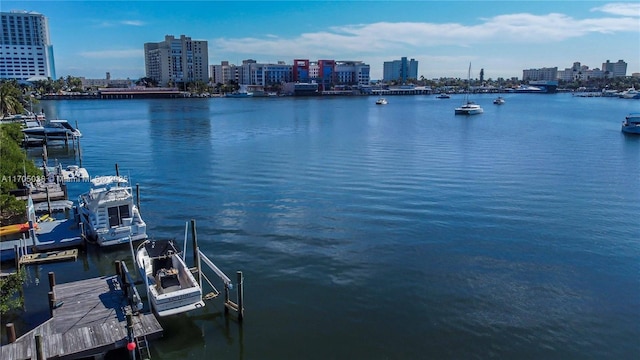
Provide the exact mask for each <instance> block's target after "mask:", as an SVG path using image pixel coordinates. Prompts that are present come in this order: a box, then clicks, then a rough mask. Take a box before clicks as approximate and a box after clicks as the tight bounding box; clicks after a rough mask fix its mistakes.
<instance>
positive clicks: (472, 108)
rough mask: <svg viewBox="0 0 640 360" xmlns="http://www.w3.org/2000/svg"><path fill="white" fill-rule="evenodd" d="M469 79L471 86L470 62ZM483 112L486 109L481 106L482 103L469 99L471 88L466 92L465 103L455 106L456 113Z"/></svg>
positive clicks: (473, 113)
mask: <svg viewBox="0 0 640 360" xmlns="http://www.w3.org/2000/svg"><path fill="white" fill-rule="evenodd" d="M467 79H468V80H467V82H468V83H469V86H471V63H469V74H468V76H467ZM483 112H484V110H483V109H482V107H480V105H478V104H476V103H474V102H473V101H470V100H469V90H467V91H466V92H465V95H464V104H462V105H461V106H460V107H457V108H455V114H456V115H476V114H482V113H483Z"/></svg>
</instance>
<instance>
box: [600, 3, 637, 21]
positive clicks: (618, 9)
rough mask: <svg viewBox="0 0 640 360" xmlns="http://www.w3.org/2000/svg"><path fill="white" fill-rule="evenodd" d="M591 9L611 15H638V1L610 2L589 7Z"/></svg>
mask: <svg viewBox="0 0 640 360" xmlns="http://www.w3.org/2000/svg"><path fill="white" fill-rule="evenodd" d="M591 11H602V12H605V13H608V14H613V15H622V16H638V17H640V3H612V4H606V5H604V6H599V7H595V8H593V9H591ZM636 27H637V24H636Z"/></svg>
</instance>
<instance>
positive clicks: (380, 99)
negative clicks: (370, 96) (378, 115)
mask: <svg viewBox="0 0 640 360" xmlns="http://www.w3.org/2000/svg"><path fill="white" fill-rule="evenodd" d="M388 103H389V102H388V101H387V99H385V98H379V99H378V100H376V105H387V104H388Z"/></svg>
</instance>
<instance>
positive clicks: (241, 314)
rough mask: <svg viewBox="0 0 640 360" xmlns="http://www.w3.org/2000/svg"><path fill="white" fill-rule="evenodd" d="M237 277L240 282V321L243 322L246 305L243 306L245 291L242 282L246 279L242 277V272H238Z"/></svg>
mask: <svg viewBox="0 0 640 360" xmlns="http://www.w3.org/2000/svg"><path fill="white" fill-rule="evenodd" d="M236 275H237V281H238V285H237V286H238V288H237V291H238V321H240V322H242V318H243V317H244V304H243V300H242V296H243V292H244V291H243V289H242V286H243V285H242V280H243V279H244V278H243V276H242V271H238V272H237V273H236Z"/></svg>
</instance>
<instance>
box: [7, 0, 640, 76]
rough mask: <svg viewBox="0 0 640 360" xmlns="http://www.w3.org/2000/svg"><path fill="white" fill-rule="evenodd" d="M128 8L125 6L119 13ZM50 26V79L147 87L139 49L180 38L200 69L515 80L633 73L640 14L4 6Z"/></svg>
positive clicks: (631, 7)
mask: <svg viewBox="0 0 640 360" xmlns="http://www.w3.org/2000/svg"><path fill="white" fill-rule="evenodd" d="M125 4H126V6H124V5H125ZM12 10H25V11H34V12H38V13H41V14H43V15H44V16H46V17H47V18H48V20H49V28H50V35H51V43H52V45H53V52H54V56H55V63H56V73H57V76H58V77H64V76H67V75H71V76H81V77H85V78H104V77H105V73H107V72H109V73H110V74H111V78H113V79H124V78H131V79H136V78H140V77H144V76H145V66H144V43H145V42H158V41H162V39H163V38H164V36H165V35H174V36H177V37H179V36H180V35H186V36H189V37H191V38H192V39H194V40H205V41H208V43H209V64H210V65H215V64H219V63H220V62H221V61H229V62H230V63H233V64H240V63H242V60H245V59H254V60H256V61H258V62H262V63H275V62H277V61H285V62H286V63H288V64H291V63H292V62H293V59H297V58H306V59H310V60H312V61H314V60H319V59H334V60H354V61H355V60H360V61H363V62H365V63H367V64H369V65H370V66H371V79H381V78H382V72H383V64H384V62H385V61H393V60H396V59H400V58H401V57H405V56H406V57H409V58H415V59H416V60H417V61H418V62H419V63H420V66H419V68H418V76H419V77H420V76H424V77H425V78H438V77H465V76H466V69H467V67H468V64H469V63H472V64H473V72H474V73H475V74H473V76H474V77H477V76H478V74H479V71H480V69H484V74H485V78H493V79H496V78H499V77H503V78H511V77H517V78H521V77H522V71H523V70H525V69H531V68H543V67H558V69H564V68H567V67H570V66H571V64H573V63H574V62H580V63H582V64H583V65H587V66H589V68H591V69H593V68H601V66H602V63H603V62H605V61H606V60H611V61H612V62H615V61H618V60H620V59H622V60H624V61H625V62H627V63H628V71H627V75H630V74H631V73H634V72H640V57H639V56H638V54H639V53H640V32H639V31H638V23H639V21H640V3H630V2H607V1H584V2H574V1H510V2H506V1H505V2H502V1H474V2H467V1H448V2H447V1H425V2H413V1H406V2H405V1H393V2H392V1H324V2H315V1H311V2H297V1H283V2H271V1H254V2H249V1H236V2H222V1H190V2H173V1H154V2H150V1H128V2H126V3H125V2H123V1H110V2H100V1H51V2H42V1H20V2H17V1H3V9H2V11H4V12H8V11H12Z"/></svg>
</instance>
